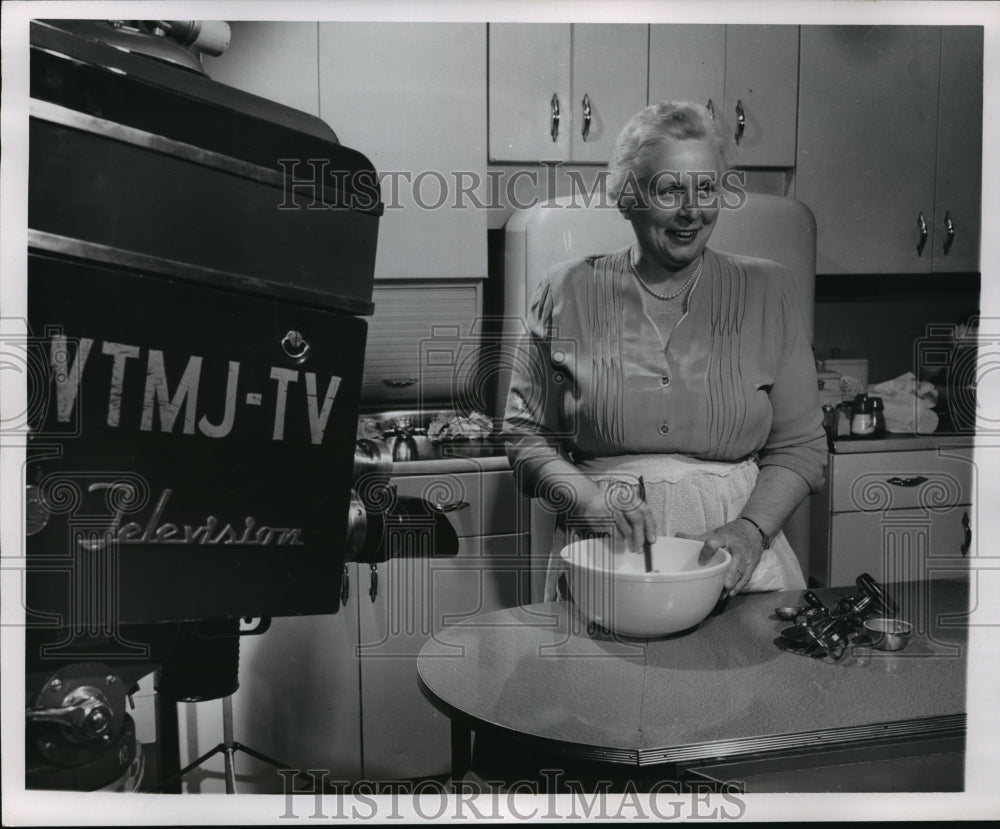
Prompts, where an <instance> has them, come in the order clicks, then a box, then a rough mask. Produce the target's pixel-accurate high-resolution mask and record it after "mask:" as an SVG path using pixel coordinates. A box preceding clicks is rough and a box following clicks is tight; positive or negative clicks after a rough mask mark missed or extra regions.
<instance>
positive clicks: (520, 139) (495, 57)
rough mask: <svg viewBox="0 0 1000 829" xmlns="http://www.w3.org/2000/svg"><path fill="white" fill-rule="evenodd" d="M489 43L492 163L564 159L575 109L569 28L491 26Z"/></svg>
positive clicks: (555, 25)
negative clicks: (572, 91)
mask: <svg viewBox="0 0 1000 829" xmlns="http://www.w3.org/2000/svg"><path fill="white" fill-rule="evenodd" d="M489 39H490V47H489V53H490V57H489V67H490V70H489V78H490V86H489V124H490V160H491V161H542V160H544V161H565V160H566V159H567V158H568V157H569V148H570V135H571V133H572V129H573V117H572V110H573V107H574V103H573V101H571V100H570V40H571V27H570V24H569V23H491V24H490V31H489ZM580 97H581V98H582V97H583V96H582V95H581V96H580ZM556 110H557V111H558V123H557V125H556V126H554V123H555V116H554V114H553V113H554V112H555V111H556Z"/></svg>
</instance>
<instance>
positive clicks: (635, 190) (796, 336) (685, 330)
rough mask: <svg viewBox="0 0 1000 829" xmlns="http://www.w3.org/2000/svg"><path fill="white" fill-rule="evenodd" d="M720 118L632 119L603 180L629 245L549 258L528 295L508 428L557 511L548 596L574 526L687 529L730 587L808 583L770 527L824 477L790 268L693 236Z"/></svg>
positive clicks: (521, 474) (516, 462)
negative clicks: (551, 262) (724, 553)
mask: <svg viewBox="0 0 1000 829" xmlns="http://www.w3.org/2000/svg"><path fill="white" fill-rule="evenodd" d="M719 126H720V125H718V124H717V122H716V121H715V120H714V119H713V118H712V116H711V114H710V113H709V112H708V110H706V109H705V108H704V107H701V106H697V105H694V104H685V103H665V104H656V105H653V106H650V107H647V108H646V109H644V110H642V111H641V112H640V113H639V114H637V115H636V116H635V117H634V118H633V119H632V120H631V121H630V122H629V124H627V125H626V127H625V128H624V129H623V130H622V132H621V134H620V136H619V139H618V143H617V146H616V149H615V154H614V156H613V160H612V162H611V176H610V181H609V191H610V193H611V195H612V197H613V198H615V200H616V203H617V205H618V208H619V210H620V212H621V213H622V215H623V217H624V218H625V219H626V220H628V221H629V222H630V223H631V225H632V229H633V232H634V234H635V242H634V243H633V244H632V245H630V246H629V247H626V248H624V249H622V250H619V251H615V252H611V253H608V254H606V255H601V256H591V257H588V258H585V259H582V260H574V261H570V262H564V263H561V264H560V265H557V266H555V267H554V268H552V269H551V270H550V271H549V273H548V274H547V276H546V278H545V279H544V280H543V281H542V283H541V285H540V286H539V288H538V291H537V292H536V294H535V297H534V299H533V301H532V304H531V307H530V312H529V319H528V336H527V337H526V338H525V339H524V341H523V343H522V346H521V352H520V354H519V357H518V360H517V361H516V362H515V366H514V369H513V370H512V380H511V386H510V394H509V396H508V405H507V416H506V423H505V426H506V430H507V434H508V436H509V439H510V442H509V446H508V454H509V456H510V458H511V461H512V464H513V467H514V470H515V474H516V475H517V476H518V480H519V482H520V484H521V485H522V487H523V488H524V489H525V491H526V492H527V493H528V494H529V495H531V496H533V497H536V498H539V499H541V501H542V502H543V503H547V504H548V505H549V507H550V508H551V509H552V510H553V511H554V512H556V513H558V514H559V516H560V521H559V526H558V529H557V533H556V537H555V541H554V546H553V554H554V556H553V558H552V559H550V570H549V576H548V579H547V583H546V590H545V596H546V598H547V599H552V598H555V597H556V596H558V595H564V594H565V591H564V590H563V589H562V587H561V585H560V579H559V577H560V575H561V565H560V562H559V559H558V552H559V550H560V548H561V547H562V546H563V545H564V544H565V543H567V542H569V541H571V540H573V539H572V537H571V536H572V532H573V531H574V530H575V531H581V530H583V531H588V532H593V531H598V532H601V531H610V532H611V534H612V536H613V537H614V538H616V539H617V540H618V541H621V542H624V544H623V546H625V545H627V546H628V547H629V548H630V549H632V550H637V549H639V548H641V546H642V544H643V543H644V542H645V541H649V542H652V541H655V539H656V538H657V537H658V536H663V535H680V534H687V535H693V536H697V537H698V538H699V539H701V540H702V541H703V542H704V547H703V553H702V555H703V558H704V559H705V560H708V559H709V558H711V556H712V555H713V554H714V553H715V551H716V550H718V549H719V548H726V549H727V550H729V552H730V553H731V554H732V564H731V568H730V570H729V572H728V574H727V576H726V582H725V587H726V590H727V591H729V592H730V593H735V592H739V591H741V590H751V591H753V590H777V589H791V588H796V587H802V586H804V580H803V577H802V573H801V571H800V569H799V566H798V563H797V561H796V558H795V554H794V552H793V551H792V549H791V547H790V546H789V544H788V542H787V541H786V540H785V538H784V535H783V534H782V533H781V527H782V525H783V524H784V522H785V520H786V519H787V518H788V516H789V515H790V514H791V513H792V511H793V510H794V509H795V508H796V507H797V506H798V504H799V503H800V502H801V501H802V500H803V499H804V498H805V496H806V495H807V494H808V493H809V492H810V491H815V490H817V489H818V487H819V486H820V485H821V483H822V479H823V466H824V462H825V457H826V442H825V435H824V432H823V429H822V422H821V420H822V418H821V412H820V407H819V401H818V395H817V382H816V373H815V366H814V364H813V359H812V354H811V352H810V349H809V344H808V340H807V338H806V336H805V333H804V331H803V327H802V323H801V319H800V314H799V312H798V310H797V304H796V302H795V300H794V296H793V288H792V285H791V280H790V278H789V275H788V273H787V271H786V270H785V269H784V268H783V267H781V266H779V265H777V264H776V263H774V262H770V261H766V260H762V259H751V258H749V257H740V256H730V255H724V254H720V253H717V252H715V251H713V250H711V249H710V248H708V247H707V244H708V241H709V239H710V237H711V235H712V231H713V230H714V228H715V221H716V217H717V216H718V213H719V210H720V208H721V207H723V206H727V205H726V204H725V203H724V202H723V203H720V195H719V193H720V185H721V184H723V183H724V182H723V177H724V176H725V173H726V170H727V162H726V156H727V146H726V139H725V133H724V131H723V130H722V129H720V128H719ZM556 337H558V341H557V340H556V339H555V338H556ZM640 476H641V477H642V478H643V479H644V480H645V484H646V495H647V498H646V501H645V502H643V501H642V500H641V499H640V498H638V486H637V484H638V480H639V478H640ZM630 495H631V496H634V497H630Z"/></svg>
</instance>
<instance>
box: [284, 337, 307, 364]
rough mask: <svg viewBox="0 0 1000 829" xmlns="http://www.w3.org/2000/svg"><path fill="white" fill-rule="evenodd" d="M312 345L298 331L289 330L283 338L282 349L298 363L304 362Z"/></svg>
mask: <svg viewBox="0 0 1000 829" xmlns="http://www.w3.org/2000/svg"><path fill="white" fill-rule="evenodd" d="M311 347H312V346H310V345H309V342H308V341H307V340H306V338H305V337H303V336H302V335H301V334H300V333H299V332H298V331H289V332H288V333H287V334H285V336H284V337H283V338H282V340H281V350H282V351H284V352H285V354H286V355H287V356H288V357H289V358H290V359H291V360H294V361H295V362H296V363H304V362H305V361H306V357H308V356H309V349H310V348H311Z"/></svg>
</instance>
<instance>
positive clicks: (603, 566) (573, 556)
mask: <svg viewBox="0 0 1000 829" xmlns="http://www.w3.org/2000/svg"><path fill="white" fill-rule="evenodd" d="M615 546H617V547H620V548H621V551H620V552H619V551H616V550H615V548H614V546H613V545H612V542H611V540H610V539H609V538H591V539H585V540H583V541H576V542H574V543H572V544H569V545H567V546H566V547H564V548H563V549H562V550H561V551H560V556H561V557H562V559H563V560H564V561H565V562H566V565H567V567H568V568H569V588H570V593H571V594H572V597H573V601H574V602H576V604H577V606H578V607H579V608H580V610H581V611H582V612H583V614H584V615H585V616H586V617H587V618H588V619H590V620H592V621H594V622H596V623H597V624H599V625H601V626H603V627H605V628H608V629H609V630H613V631H615V632H616V633H621V634H624V635H626V636H639V637H645V638H650V637H654V636H666V635H667V634H670V633H677V632H678V631H681V630H685V629H686V628H689V627H692V626H693V625H696V624H698V623H699V622H700V621H702V619H704V618H705V617H706V616H708V614H709V613H711V612H712V608H713V607H715V604H716V602H718V600H719V596H720V595H721V593H722V587H723V584H724V583H725V580H726V571H727V570H728V569H729V562H730V555H729V553H728V552H727V551H726V550H717V551H716V553H715V555H714V556H713V557H712V559H711V560H710V561H709V562H707V563H706V564H699V563H698V554H699V553H700V552H701V548H702V542H700V541H693V540H691V539H688V538H673V537H661V538H658V539H657V540H656V542H655V543H654V544H653V548H652V556H653V570H652V572H649V573H647V572H645V565H644V559H643V554H642V553H630V552H627V551H625V550H624V547H625V545H624V542H621V541H619V542H618V544H617V545H615Z"/></svg>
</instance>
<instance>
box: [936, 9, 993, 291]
mask: <svg viewBox="0 0 1000 829" xmlns="http://www.w3.org/2000/svg"><path fill="white" fill-rule="evenodd" d="M982 104H983V30H982V29H981V28H980V27H978V26H943V27H942V29H941V98H940V112H939V117H938V146H937V189H936V193H937V196H936V199H935V210H934V248H933V250H934V270H935V271H978V270H979V240H980V232H981V231H980V226H981V207H980V205H981V201H982V190H983V187H982V158H983V108H982ZM949 226H950V228H951V229H952V231H953V233H952V235H951V244H950V246H949V248H948V251H947V252H945V244H946V242H947V240H948V237H949V232H948V229H949Z"/></svg>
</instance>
